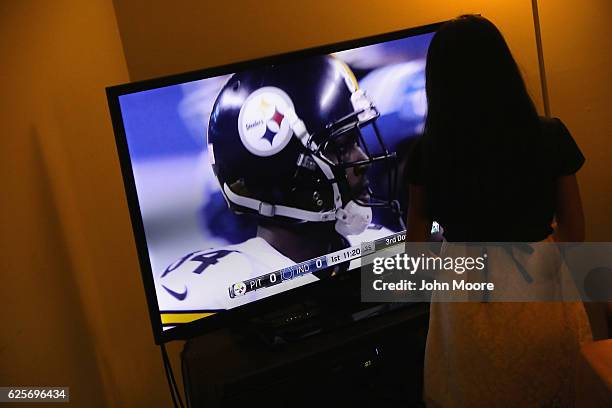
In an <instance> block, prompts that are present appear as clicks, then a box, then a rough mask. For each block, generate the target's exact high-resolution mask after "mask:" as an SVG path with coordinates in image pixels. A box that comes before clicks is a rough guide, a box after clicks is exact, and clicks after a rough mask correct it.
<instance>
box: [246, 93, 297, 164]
mask: <svg viewBox="0 0 612 408" xmlns="http://www.w3.org/2000/svg"><path fill="white" fill-rule="evenodd" d="M293 112H294V106H293V101H291V98H290V97H289V95H287V94H286V93H285V92H284V91H283V90H282V89H280V88H277V87H273V86H266V87H263V88H259V89H257V90H256V91H254V92H253V93H251V94H250V95H249V97H248V98H247V99H246V101H245V102H244V104H243V105H242V108H241V109H240V113H239V115H238V132H239V133H240V140H241V141H242V144H243V145H244V147H246V148H247V150H248V151H249V152H251V153H253V154H254V155H256V156H263V157H266V156H272V155H274V154H276V153H278V152H280V151H281V150H283V148H284V147H285V146H287V144H288V143H289V140H290V139H291V136H292V135H293V130H292V129H291V126H290V123H289V122H290V121H289V118H290V117H292V116H294V114H293Z"/></svg>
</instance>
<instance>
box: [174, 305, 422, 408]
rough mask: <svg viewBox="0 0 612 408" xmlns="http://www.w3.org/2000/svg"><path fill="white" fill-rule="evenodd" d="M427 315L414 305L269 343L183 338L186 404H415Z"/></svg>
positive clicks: (224, 332) (241, 337)
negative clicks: (271, 345) (315, 332)
mask: <svg viewBox="0 0 612 408" xmlns="http://www.w3.org/2000/svg"><path fill="white" fill-rule="evenodd" d="M364 313H367V312H364ZM428 318H429V305H428V304H424V303H415V304H410V305H407V306H406V307H403V308H400V309H397V310H393V311H389V312H387V313H384V314H381V315H379V316H376V317H372V318H368V319H362V320H359V321H356V322H352V323H351V324H340V325H337V326H336V327H335V328H334V329H333V330H321V331H320V332H319V333H318V334H317V335H309V336H303V337H301V338H299V339H298V338H296V339H295V340H292V341H285V342H284V343H282V344H280V343H279V344H276V345H275V347H266V345H265V344H264V343H262V342H261V341H258V340H256V339H254V337H253V336H251V335H248V334H245V333H243V332H242V331H236V330H231V329H227V328H226V329H221V330H218V331H215V332H212V333H208V334H206V335H203V336H200V337H197V338H194V339H191V340H189V341H187V342H186V343H185V347H184V349H183V352H182V354H181V363H182V373H183V382H184V385H185V396H186V400H187V403H188V406H191V407H199V406H206V407H215V406H219V407H221V406H223V407H228V406H229V407H232V406H245V404H253V403H257V404H258V405H265V406H266V407H284V406H292V407H296V406H297V407H301V406H304V407H306V406H308V407H310V408H311V407H312V404H324V406H328V405H330V404H337V405H339V406H346V405H348V404H353V405H354V404H357V406H363V405H365V404H369V403H372V404H374V406H381V405H382V406H402V407H406V406H421V405H420V404H421V388H422V378H423V356H424V349H425V339H426V335H427V324H428ZM298 332H299V331H298ZM306 334H307V333H306ZM298 337H299V336H298Z"/></svg>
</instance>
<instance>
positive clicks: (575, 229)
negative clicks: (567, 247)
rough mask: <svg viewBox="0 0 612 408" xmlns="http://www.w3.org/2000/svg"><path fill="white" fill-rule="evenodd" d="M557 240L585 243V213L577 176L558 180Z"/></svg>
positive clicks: (556, 203) (556, 199) (563, 177)
mask: <svg viewBox="0 0 612 408" xmlns="http://www.w3.org/2000/svg"><path fill="white" fill-rule="evenodd" d="M556 190H557V195H556V197H555V218H556V221H557V228H556V231H555V240H556V241H564V242H582V241H584V237H585V232H584V213H583V211H582V200H581V199H580V190H579V188H578V180H576V175H575V174H572V175H570V176H561V177H559V178H558V179H557V180H556Z"/></svg>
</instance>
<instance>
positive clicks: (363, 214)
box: [335, 200, 372, 236]
mask: <svg viewBox="0 0 612 408" xmlns="http://www.w3.org/2000/svg"><path fill="white" fill-rule="evenodd" d="M371 222H372V209H371V208H370V207H364V206H362V205H359V204H357V203H356V202H355V201H353V200H351V201H349V202H348V203H347V204H346V205H345V206H344V207H343V208H339V209H337V210H336V226H335V227H336V231H337V232H338V233H339V234H341V235H344V236H346V235H357V234H361V233H362V232H364V231H365V230H366V228H367V227H368V225H370V223H371Z"/></svg>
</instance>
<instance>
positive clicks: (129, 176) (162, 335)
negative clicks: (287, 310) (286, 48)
mask: <svg viewBox="0 0 612 408" xmlns="http://www.w3.org/2000/svg"><path fill="white" fill-rule="evenodd" d="M443 23H444V21H442V22H437V23H432V24H427V25H423V26H419V27H413V28H408V29H403V30H398V31H393V32H388V33H384V34H378V35H374V36H369V37H363V38H358V39H354V40H348V41H342V42H338V43H334V44H328V45H322V46H317V47H312V48H307V49H303V50H299V51H292V52H288V53H283V54H277V55H273V56H266V57H262V58H257V59H253V60H248V61H242V62H236V63H231V64H226V65H220V66H216V67H212V68H206V69H200V70H196V71H190V72H185V73H180V74H173V75H168V76H164V77H159V78H152V79H147V80H142V81H136V82H130V83H127V84H121V85H115V86H110V87H107V88H106V96H107V99H108V106H109V110H110V115H111V120H112V123H113V131H114V133H115V142H116V145H117V154H118V156H119V162H120V167H121V173H122V176H123V184H124V187H125V194H126V197H127V202H128V209H129V212H130V219H131V223H132V230H133V232H134V240H135V243H136V249H137V252H138V260H139V264H140V271H141V276H142V281H143V285H144V288H145V295H146V298H147V305H148V308H149V316H150V318H151V326H152V328H153V338H154V340H155V344H162V343H166V342H168V341H172V340H186V339H189V338H192V337H194V336H197V335H201V334H204V333H206V332H209V331H212V330H215V329H218V328H222V327H224V326H230V325H235V324H237V323H240V322H243V321H244V320H245V319H247V318H249V317H253V316H256V315H258V314H261V313H265V312H269V311H271V310H274V309H275V308H278V307H282V306H286V305H287V304H288V303H290V302H291V297H295V296H300V295H303V294H304V293H306V292H307V291H312V290H316V289H315V288H317V287H320V286H321V285H313V284H308V285H304V286H302V287H299V288H296V289H292V290H290V291H287V292H283V293H279V294H277V295H274V296H271V297H269V298H266V299H262V300H258V301H257V302H253V303H249V304H247V305H244V306H241V307H237V308H235V309H231V310H227V311H223V312H222V313H216V314H215V315H213V316H208V317H205V318H201V319H198V320H196V321H193V322H190V323H185V324H181V325H180V326H177V327H175V328H172V329H170V330H167V331H164V330H163V326H162V322H161V316H160V313H159V305H158V303H157V295H156V292H155V285H154V280H153V272H152V269H151V262H150V259H149V250H148V246H147V242H146V236H145V231H144V224H143V220H142V213H141V212H140V204H139V202H138V195H137V192H136V184H135V182H134V173H133V171H132V163H131V159H130V154H129V149H128V144H127V138H126V134H125V128H124V124H123V117H122V115H121V107H120V104H119V97H120V96H122V95H127V94H131V93H136V92H141V91H146V90H151V89H155V88H162V87H166V86H172V85H177V84H181V83H185V82H191V81H197V80H201V79H206V78H210V77H215V76H220V75H225V74H230V73H235V72H239V71H244V70H247V69H249V68H251V67H256V66H261V65H270V64H275V63H280V62H288V61H292V60H296V59H300V58H306V57H309V56H313V55H320V54H331V53H334V52H338V51H344V50H348V49H353V48H359V47H364V46H368V45H373V44H377V43H382V42H387V41H393V40H399V39H402V38H407V37H414V36H417V35H422V34H428V33H432V32H435V31H436V30H437V29H438V27H440V25H442V24H443ZM350 275H351V276H352V277H353V278H352V279H359V276H358V275H359V274H350ZM345 278H346V277H345ZM330 282H332V283H326V285H327V284H334V285H342V283H341V282H340V281H336V282H334V279H330ZM313 283H314V282H313Z"/></svg>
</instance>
